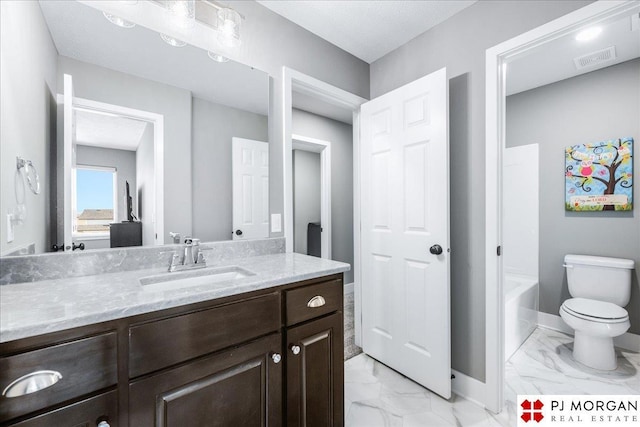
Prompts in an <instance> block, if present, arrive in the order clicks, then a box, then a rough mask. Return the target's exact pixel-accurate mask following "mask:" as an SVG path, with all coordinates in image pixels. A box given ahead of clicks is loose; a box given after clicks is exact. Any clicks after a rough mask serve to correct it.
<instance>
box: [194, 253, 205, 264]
mask: <svg viewBox="0 0 640 427" xmlns="http://www.w3.org/2000/svg"><path fill="white" fill-rule="evenodd" d="M196 264H202V265H207V260H206V259H205V257H204V253H202V252H198V256H197V258H196Z"/></svg>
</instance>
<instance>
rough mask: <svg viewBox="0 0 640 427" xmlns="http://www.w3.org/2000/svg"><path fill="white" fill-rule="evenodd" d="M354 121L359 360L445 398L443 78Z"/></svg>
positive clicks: (417, 84) (368, 106)
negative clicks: (357, 140) (364, 357)
mask: <svg viewBox="0 0 640 427" xmlns="http://www.w3.org/2000/svg"><path fill="white" fill-rule="evenodd" d="M361 113H362V114H361V117H362V119H361V123H362V132H361V144H362V146H361V181H362V182H361V194H362V196H361V197H362V206H361V262H362V342H363V350H364V352H365V353H367V354H369V355H371V356H372V357H374V358H375V359H377V360H379V361H381V362H382V363H384V364H386V365H388V366H390V367H391V368H393V369H395V370H397V371H399V372H401V373H402V374H404V375H406V376H407V377H409V378H411V379H413V380H414V381H416V382H418V383H420V384H422V385H424V386H425V387H427V388H429V389H430V390H432V391H434V392H436V393H438V394H439V395H441V396H443V397H445V398H449V397H450V396H451V319H450V316H451V309H450V289H449V258H450V253H449V138H448V86H447V73H446V69H444V68H443V69H441V70H439V71H436V72H434V73H432V74H430V75H428V76H425V77H423V78H421V79H418V80H416V81H414V82H412V83H409V84H407V85H406V86H403V87H401V88H399V89H396V90H394V91H392V92H389V93H387V94H385V95H383V96H381V97H379V98H376V99H374V100H372V101H370V102H367V103H365V104H363V105H362V110H361Z"/></svg>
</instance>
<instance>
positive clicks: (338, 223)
mask: <svg viewBox="0 0 640 427" xmlns="http://www.w3.org/2000/svg"><path fill="white" fill-rule="evenodd" d="M292 128H293V133H294V134H296V135H300V136H306V137H310V138H316V139H321V140H324V141H329V142H330V143H331V257H332V258H333V259H334V260H336V261H342V262H346V263H349V264H351V265H353V128H352V126H351V125H348V124H345V123H342V122H338V121H335V120H332V119H328V118H326V117H321V116H318V115H315V114H311V113H308V112H306V111H302V110H293V120H292ZM352 282H353V270H349V271H347V272H345V273H344V283H352Z"/></svg>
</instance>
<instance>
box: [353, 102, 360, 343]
mask: <svg viewBox="0 0 640 427" xmlns="http://www.w3.org/2000/svg"><path fill="white" fill-rule="evenodd" d="M361 183H362V177H361V176H360V109H357V110H354V112H353V267H352V268H353V280H354V294H353V301H354V304H353V305H354V307H353V319H354V329H355V345H357V346H358V347H362V305H361V304H360V302H361V301H362V281H361V277H362V269H361V268H360V266H361V265H362V264H361V261H360V252H361V251H360V209H361V208H360V206H361V205H360V192H361V188H360V187H361Z"/></svg>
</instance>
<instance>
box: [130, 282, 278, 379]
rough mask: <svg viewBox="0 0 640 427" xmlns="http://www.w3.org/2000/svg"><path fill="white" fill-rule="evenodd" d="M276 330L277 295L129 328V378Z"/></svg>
mask: <svg viewBox="0 0 640 427" xmlns="http://www.w3.org/2000/svg"><path fill="white" fill-rule="evenodd" d="M279 328H280V297H279V295H278V294H277V293H273V294H269V295H264V296H261V297H256V298H252V299H249V300H243V301H240V302H236V303H231V304H226V305H222V306H218V307H215V308H210V309H207V310H203V311H197V312H192V313H188V314H183V315H180V316H176V317H171V318H168V319H163V320H157V321H153V322H150V323H145V324H141V325H137V326H132V327H131V328H130V329H129V377H130V378H135V377H138V376H140V375H144V374H147V373H149V372H153V371H157V370H159V369H163V368H166V367H168V366H171V365H175V364H177V363H180V362H184V361H186V360H189V359H193V358H195V357H198V356H202V355H205V354H209V353H212V352H214V351H217V350H221V349H223V348H226V347H231V346H233V345H236V344H239V343H242V342H244V341H248V340H251V339H253V338H256V337H259V336H262V335H266V334H268V333H270V332H274V331H277V330H278V329H279Z"/></svg>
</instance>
